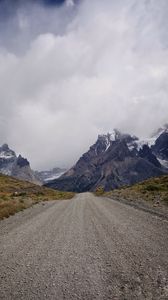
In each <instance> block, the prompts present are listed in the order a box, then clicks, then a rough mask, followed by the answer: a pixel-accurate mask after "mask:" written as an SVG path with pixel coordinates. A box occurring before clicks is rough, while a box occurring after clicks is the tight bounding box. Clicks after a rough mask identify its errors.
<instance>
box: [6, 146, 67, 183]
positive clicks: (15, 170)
mask: <svg viewBox="0 0 168 300" xmlns="http://www.w3.org/2000/svg"><path fill="white" fill-rule="evenodd" d="M65 171H66V169H61V168H54V169H52V170H49V171H33V170H32V169H31V167H30V163H29V161H28V160H27V159H26V158H23V157H22V156H21V155H19V156H17V155H16V153H15V152H14V151H13V150H11V149H10V148H9V146H8V145H7V144H4V145H2V146H1V147H0V173H1V174H4V175H8V176H12V177H15V178H17V179H21V180H25V181H29V182H32V183H35V184H40V185H42V184H44V183H47V182H48V181H49V180H52V179H55V178H58V177H59V176H61V175H62V174H63V173H64V172H65Z"/></svg>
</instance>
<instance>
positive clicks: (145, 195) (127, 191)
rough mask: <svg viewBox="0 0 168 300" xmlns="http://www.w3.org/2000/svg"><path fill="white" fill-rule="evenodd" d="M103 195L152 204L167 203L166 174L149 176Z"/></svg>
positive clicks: (167, 183) (167, 180)
mask: <svg viewBox="0 0 168 300" xmlns="http://www.w3.org/2000/svg"><path fill="white" fill-rule="evenodd" d="M104 196H107V197H108V196H110V197H111V196H113V197H115V198H116V199H117V198H118V199H119V198H122V199H127V200H130V201H135V200H145V201H148V202H151V203H152V204H154V205H160V204H166V205H168V175H166V176H161V177H156V178H151V179H148V180H145V181H143V182H140V183H137V184H135V185H133V186H130V187H123V188H120V189H117V190H113V191H110V192H107V193H104Z"/></svg>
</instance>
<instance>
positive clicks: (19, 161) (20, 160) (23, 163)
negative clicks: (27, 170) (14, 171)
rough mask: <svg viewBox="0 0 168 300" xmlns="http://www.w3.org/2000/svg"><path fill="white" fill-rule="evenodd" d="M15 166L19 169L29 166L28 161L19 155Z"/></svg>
mask: <svg viewBox="0 0 168 300" xmlns="http://www.w3.org/2000/svg"><path fill="white" fill-rule="evenodd" d="M17 165H18V166H19V167H24V166H29V165H30V164H29V161H28V160H27V159H26V158H24V157H22V156H21V155H20V154H19V156H18V158H17Z"/></svg>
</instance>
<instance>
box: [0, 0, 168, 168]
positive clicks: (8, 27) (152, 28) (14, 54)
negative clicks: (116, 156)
mask: <svg viewBox="0 0 168 300" xmlns="http://www.w3.org/2000/svg"><path fill="white" fill-rule="evenodd" d="M14 3H15V4H14ZM165 122H168V1H167V0H159V1H158V0H141V1H139V0H103V1H102V0H92V1H91V0H83V1H82V0H81V1H80V0H76V1H75V2H74V1H72V0H68V1H61V0H59V1H56V0H55V1H54V0H39V1H38V0H37V1H24V0H22V1H21V0H20V1H19V0H17V1H12V0H10V1H8V0H4V1H3V0H1V1H0V143H1V144H2V143H4V142H7V143H9V145H10V147H12V148H13V149H14V150H15V151H16V152H17V153H21V154H22V155H23V156H25V157H27V158H28V159H29V160H30V162H31V166H32V167H33V168H34V169H48V168H51V167H56V166H62V167H70V166H71V165H73V164H74V163H75V162H76V160H77V159H78V158H79V157H80V155H81V154H82V153H83V152H85V151H86V150H87V149H88V147H89V146H90V145H91V144H93V143H94V142H95V140H96V138H97V135H98V134H100V133H106V132H110V131H111V130H112V129H113V128H116V127H117V128H119V129H121V130H123V131H124V132H131V133H135V134H136V135H139V136H141V137H145V136H147V135H148V134H150V133H151V132H153V130H155V128H157V127H158V126H160V125H162V124H163V123H165Z"/></svg>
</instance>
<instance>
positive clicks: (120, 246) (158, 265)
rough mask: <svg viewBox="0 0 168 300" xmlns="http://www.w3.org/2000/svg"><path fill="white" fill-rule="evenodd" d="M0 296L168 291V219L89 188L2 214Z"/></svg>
mask: <svg viewBox="0 0 168 300" xmlns="http://www.w3.org/2000/svg"><path fill="white" fill-rule="evenodd" d="M0 299H5V300H10V299H12V300H15V299H18V300H22V299H23V300H27V299H28V300H31V299H35V300H37V299H53V300H62V299H66V300H71V299H73V300H76V299H86V300H94V299H99V300H107V299H112V300H120V299H123V300H129V299H133V300H139V299H140V300H141V299H147V300H150V299H151V300H153V299H156V300H159V299H168V221H166V220H163V219H161V218H159V217H157V216H154V215H152V214H150V213H148V212H144V211H141V210H138V209H135V208H134V207H131V206H128V205H125V204H123V203H119V202H116V201H113V200H112V199H107V198H96V197H95V196H93V195H92V194H90V193H84V194H79V195H77V196H75V198H74V199H72V200H65V201H56V202H46V203H45V204H44V203H43V204H42V203H41V204H38V205H35V206H34V207H32V208H29V209H27V210H25V211H23V212H20V213H18V214H16V215H15V216H12V217H10V218H9V219H6V220H4V221H1V222H0Z"/></svg>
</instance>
